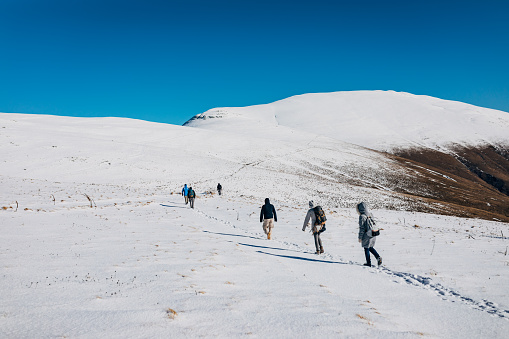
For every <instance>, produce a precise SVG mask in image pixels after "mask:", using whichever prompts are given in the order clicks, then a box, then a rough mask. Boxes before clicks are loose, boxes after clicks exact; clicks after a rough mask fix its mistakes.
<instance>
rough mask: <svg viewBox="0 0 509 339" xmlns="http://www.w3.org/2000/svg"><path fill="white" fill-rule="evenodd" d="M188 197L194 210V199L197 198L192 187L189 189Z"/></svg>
mask: <svg viewBox="0 0 509 339" xmlns="http://www.w3.org/2000/svg"><path fill="white" fill-rule="evenodd" d="M187 197H188V198H189V205H190V206H191V208H194V199H195V198H196V193H194V190H193V188H192V187H189V191H188V192H187Z"/></svg>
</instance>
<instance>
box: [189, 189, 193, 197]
mask: <svg viewBox="0 0 509 339" xmlns="http://www.w3.org/2000/svg"><path fill="white" fill-rule="evenodd" d="M188 197H189V198H194V190H189V194H188Z"/></svg>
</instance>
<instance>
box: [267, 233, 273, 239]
mask: <svg viewBox="0 0 509 339" xmlns="http://www.w3.org/2000/svg"><path fill="white" fill-rule="evenodd" d="M271 237H272V232H269V233H267V239H269V240H270V238H271Z"/></svg>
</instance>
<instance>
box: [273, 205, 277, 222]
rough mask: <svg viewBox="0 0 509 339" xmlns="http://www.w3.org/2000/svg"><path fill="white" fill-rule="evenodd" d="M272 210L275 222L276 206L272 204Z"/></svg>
mask: <svg viewBox="0 0 509 339" xmlns="http://www.w3.org/2000/svg"><path fill="white" fill-rule="evenodd" d="M272 212H274V221H275V222H277V214H276V208H275V207H274V206H272Z"/></svg>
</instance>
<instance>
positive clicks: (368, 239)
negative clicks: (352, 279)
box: [357, 202, 382, 266]
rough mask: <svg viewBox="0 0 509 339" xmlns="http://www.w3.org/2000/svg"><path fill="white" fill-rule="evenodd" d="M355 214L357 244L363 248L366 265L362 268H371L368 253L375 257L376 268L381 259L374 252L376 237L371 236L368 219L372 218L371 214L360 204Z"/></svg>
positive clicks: (363, 204) (366, 207) (364, 205)
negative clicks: (357, 218)
mask: <svg viewBox="0 0 509 339" xmlns="http://www.w3.org/2000/svg"><path fill="white" fill-rule="evenodd" d="M357 213H359V242H360V243H361V244H362V247H364V255H365V256H366V263H365V264H364V266H371V256H370V252H371V253H373V255H374V256H375V258H376V260H377V263H378V266H380V265H382V257H381V256H380V255H379V254H378V252H377V251H376V250H375V248H374V246H375V242H376V237H374V236H371V234H370V233H371V232H369V231H370V227H369V224H368V218H373V214H371V212H369V211H368V206H366V204H365V203H363V202H361V203H360V204H358V205H357Z"/></svg>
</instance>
